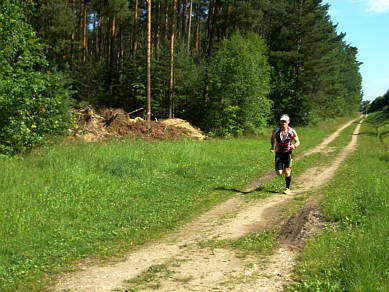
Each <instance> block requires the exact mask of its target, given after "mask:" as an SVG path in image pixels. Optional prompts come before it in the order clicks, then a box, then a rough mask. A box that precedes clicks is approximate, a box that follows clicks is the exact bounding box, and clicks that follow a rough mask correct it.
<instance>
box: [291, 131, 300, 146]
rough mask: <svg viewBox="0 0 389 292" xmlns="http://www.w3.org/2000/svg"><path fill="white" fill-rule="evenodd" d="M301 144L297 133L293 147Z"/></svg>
mask: <svg viewBox="0 0 389 292" xmlns="http://www.w3.org/2000/svg"><path fill="white" fill-rule="evenodd" d="M299 145H300V139H299V137H298V136H297V133H296V135H295V136H294V144H293V145H292V147H293V149H296V148H297V147H299Z"/></svg>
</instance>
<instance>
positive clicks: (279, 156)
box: [275, 152, 293, 170]
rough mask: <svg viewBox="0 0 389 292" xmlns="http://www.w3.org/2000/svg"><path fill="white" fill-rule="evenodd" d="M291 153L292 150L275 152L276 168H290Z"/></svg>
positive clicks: (291, 161)
mask: <svg viewBox="0 0 389 292" xmlns="http://www.w3.org/2000/svg"><path fill="white" fill-rule="evenodd" d="M292 163H293V154H292V152H285V153H278V152H276V159H275V167H276V170H284V169H285V168H292Z"/></svg>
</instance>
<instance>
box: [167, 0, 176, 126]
mask: <svg viewBox="0 0 389 292" xmlns="http://www.w3.org/2000/svg"><path fill="white" fill-rule="evenodd" d="M172 1H173V7H172V16H171V21H172V24H171V31H170V78H169V118H174V91H173V86H174V26H175V23H176V10H177V7H176V5H177V2H176V1H177V0H172Z"/></svg>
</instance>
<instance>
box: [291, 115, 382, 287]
mask: <svg viewBox="0 0 389 292" xmlns="http://www.w3.org/2000/svg"><path fill="white" fill-rule="evenodd" d="M388 130H389V109H386V111H383V112H379V113H374V114H371V115H369V117H368V119H367V121H366V122H365V123H364V124H363V125H362V128H361V133H360V135H359V138H358V139H359V140H358V148H357V151H356V152H354V153H353V154H352V155H351V157H349V158H348V159H347V160H346V162H345V163H344V164H343V165H342V166H341V168H340V169H339V170H338V173H337V175H336V178H335V179H334V180H333V181H332V182H331V183H330V184H329V185H328V186H327V187H326V188H325V189H324V194H325V199H324V201H323V203H322V207H323V212H324V215H325V216H326V217H327V218H328V220H329V221H332V222H336V224H335V226H337V227H336V228H335V227H334V228H329V229H328V230H327V231H326V232H324V233H323V234H322V235H321V236H320V237H318V238H317V239H312V240H310V241H308V243H307V245H306V247H305V250H304V252H303V254H302V259H301V263H300V264H299V266H298V268H297V274H296V278H297V282H296V283H295V284H294V285H292V286H291V287H290V288H289V290H290V291H389V192H388V185H389V152H388V146H389V143H388V142H389V131H388ZM383 143H384V144H383Z"/></svg>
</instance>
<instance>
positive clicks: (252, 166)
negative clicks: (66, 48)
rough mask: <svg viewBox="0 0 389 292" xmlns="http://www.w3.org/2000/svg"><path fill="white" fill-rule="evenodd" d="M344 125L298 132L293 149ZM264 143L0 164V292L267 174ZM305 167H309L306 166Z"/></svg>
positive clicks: (94, 151) (100, 152) (83, 149)
mask: <svg viewBox="0 0 389 292" xmlns="http://www.w3.org/2000/svg"><path fill="white" fill-rule="evenodd" d="M345 122H346V120H345V119H344V120H337V121H331V122H327V123H322V124H320V125H317V126H316V127H314V128H301V129H298V133H299V135H300V139H301V141H302V144H301V147H300V148H299V150H301V151H304V149H309V148H310V147H313V146H314V145H317V144H319V143H320V142H321V141H322V139H323V137H325V136H327V135H329V134H330V133H332V132H333V131H335V130H336V129H337V128H338V127H339V126H340V125H342V124H344V123H345ZM268 134H269V135H266V136H263V137H259V138H255V139H254V138H250V139H231V140H219V139H214V140H208V141H204V142H202V143H199V142H195V141H188V140H183V141H180V142H172V141H158V142H145V141H141V140H122V141H110V142H106V143H101V144H97V143H94V144H74V145H67V146H65V145H57V146H55V147H50V148H45V149H41V150H39V151H34V152H33V153H31V154H29V155H26V156H14V157H12V158H4V157H1V158H0V171H1V173H2V175H1V176H0V194H1V195H0V222H1V223H0V291H38V290H39V291H41V290H44V289H46V288H45V287H47V285H48V284H49V282H48V279H51V278H52V276H53V275H55V274H56V273H57V272H58V271H63V270H66V269H71V268H72V264H73V263H74V262H77V261H80V260H82V259H83V258H86V257H88V258H89V260H92V262H93V259H96V260H101V259H103V258H107V259H108V258H110V257H113V256H115V255H120V254H121V253H122V252H123V251H125V250H128V249H130V248H132V247H135V246H139V245H141V244H143V243H144V242H146V241H149V240H153V239H158V238H160V237H161V236H163V235H164V234H166V232H167V231H169V230H172V229H174V228H175V227H177V226H178V225H180V224H183V223H185V222H188V221H189V220H191V219H193V218H194V217H195V216H197V215H199V214H200V213H202V212H204V211H205V210H208V209H209V208H210V207H212V206H214V205H215V204H217V203H220V202H221V201H223V200H226V199H227V198H228V197H230V196H231V195H233V194H234V193H236V191H237V190H241V189H243V188H244V186H246V185H248V184H249V183H250V181H251V180H253V179H254V178H255V177H258V176H261V175H263V174H264V173H266V172H267V171H269V170H271V169H272V168H273V165H274V157H273V155H272V154H271V153H270V152H269V148H270V143H269V140H270V137H269V136H270V130H269V133H268ZM312 163H313V162H312Z"/></svg>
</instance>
